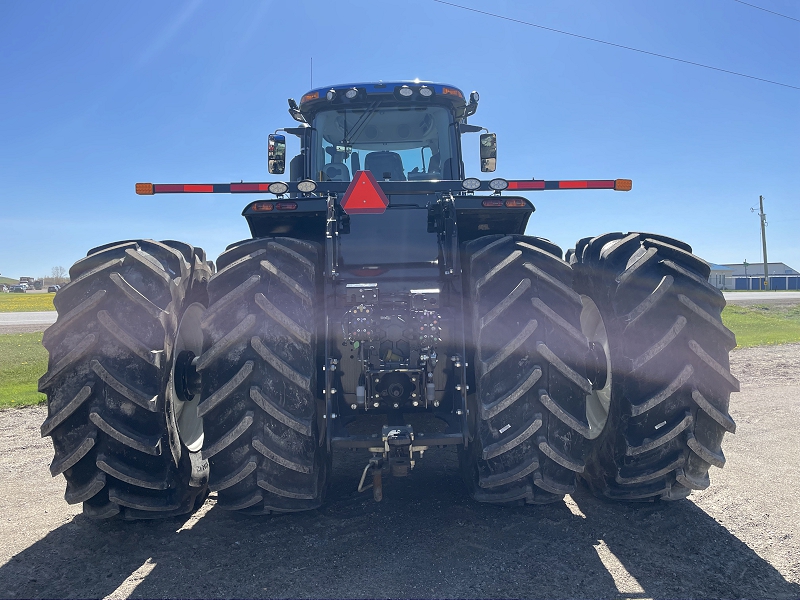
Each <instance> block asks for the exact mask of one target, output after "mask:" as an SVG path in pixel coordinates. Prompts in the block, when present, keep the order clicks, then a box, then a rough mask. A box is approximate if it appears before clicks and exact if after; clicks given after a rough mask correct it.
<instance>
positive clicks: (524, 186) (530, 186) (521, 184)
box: [507, 181, 544, 190]
mask: <svg viewBox="0 0 800 600" xmlns="http://www.w3.org/2000/svg"><path fill="white" fill-rule="evenodd" d="M507 189H509V190H543V189H544V181H509V182H508V188H507Z"/></svg>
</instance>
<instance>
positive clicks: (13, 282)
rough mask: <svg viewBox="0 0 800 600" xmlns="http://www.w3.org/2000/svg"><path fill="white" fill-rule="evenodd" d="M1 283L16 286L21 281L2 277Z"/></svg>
mask: <svg viewBox="0 0 800 600" xmlns="http://www.w3.org/2000/svg"><path fill="white" fill-rule="evenodd" d="M0 283H5V284H6V285H16V284H18V283H19V279H11V277H0Z"/></svg>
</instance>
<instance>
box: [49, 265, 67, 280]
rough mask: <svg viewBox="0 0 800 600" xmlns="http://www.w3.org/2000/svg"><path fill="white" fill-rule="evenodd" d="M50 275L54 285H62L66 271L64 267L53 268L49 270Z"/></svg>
mask: <svg viewBox="0 0 800 600" xmlns="http://www.w3.org/2000/svg"><path fill="white" fill-rule="evenodd" d="M50 274H51V275H52V277H53V279H54V280H55V283H62V282H63V281H64V279H65V278H66V274H67V270H66V269H65V268H64V267H53V268H52V269H51V270H50Z"/></svg>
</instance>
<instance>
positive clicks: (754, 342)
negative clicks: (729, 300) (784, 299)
mask: <svg viewBox="0 0 800 600" xmlns="http://www.w3.org/2000/svg"><path fill="white" fill-rule="evenodd" d="M722 322H723V323H724V324H725V326H726V327H727V328H728V329H730V330H731V331H733V332H734V333H735V334H736V344H737V346H736V347H737V348H749V347H751V346H773V345H775V344H788V343H791V342H800V306H799V305H794V306H780V305H778V306H776V305H753V306H733V305H728V306H726V307H725V310H724V311H722Z"/></svg>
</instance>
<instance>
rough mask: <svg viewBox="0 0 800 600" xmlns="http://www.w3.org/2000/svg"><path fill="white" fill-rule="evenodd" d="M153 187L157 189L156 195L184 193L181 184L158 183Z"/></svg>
mask: <svg viewBox="0 0 800 600" xmlns="http://www.w3.org/2000/svg"><path fill="white" fill-rule="evenodd" d="M153 187H155V193H156V194H163V193H170V192H182V191H183V184H181V183H157V184H155V185H154V186H153Z"/></svg>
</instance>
